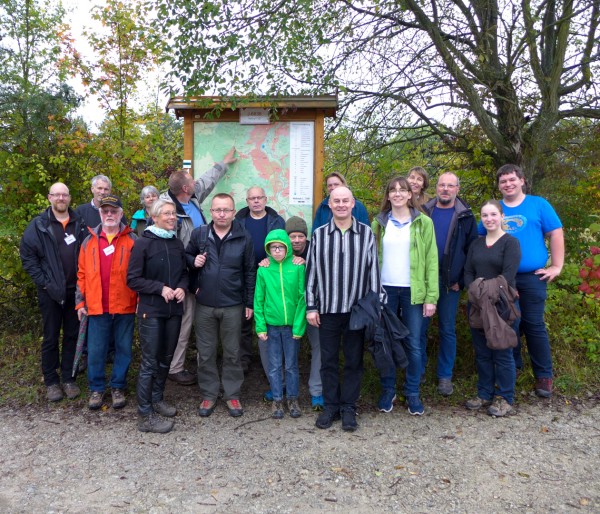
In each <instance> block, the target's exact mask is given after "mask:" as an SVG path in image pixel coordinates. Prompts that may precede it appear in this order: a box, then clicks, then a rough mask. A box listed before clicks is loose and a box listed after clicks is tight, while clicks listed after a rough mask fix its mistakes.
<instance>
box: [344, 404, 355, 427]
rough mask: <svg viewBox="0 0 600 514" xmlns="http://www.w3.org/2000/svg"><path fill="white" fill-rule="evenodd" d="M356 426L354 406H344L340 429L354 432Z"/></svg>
mask: <svg viewBox="0 0 600 514" xmlns="http://www.w3.org/2000/svg"><path fill="white" fill-rule="evenodd" d="M357 428H358V423H357V422H356V409H355V408H354V407H344V408H343V409H342V430H345V431H346V432H354V431H355V430H356V429H357Z"/></svg>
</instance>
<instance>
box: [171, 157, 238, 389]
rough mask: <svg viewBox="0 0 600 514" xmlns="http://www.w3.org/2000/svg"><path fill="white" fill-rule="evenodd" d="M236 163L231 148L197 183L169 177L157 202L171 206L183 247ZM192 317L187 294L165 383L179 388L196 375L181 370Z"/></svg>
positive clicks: (181, 173) (176, 174)
mask: <svg viewBox="0 0 600 514" xmlns="http://www.w3.org/2000/svg"><path fill="white" fill-rule="evenodd" d="M235 161H237V158H236V157H235V148H232V149H231V150H229V152H227V154H226V155H225V157H224V158H223V160H222V161H221V162H219V163H217V164H215V165H214V166H213V167H212V168H210V169H209V170H208V171H207V172H206V173H204V175H202V176H201V177H200V178H199V179H198V180H194V177H193V176H192V175H191V174H190V173H186V172H185V171H175V172H173V173H172V174H171V176H170V177H169V189H168V191H166V192H164V193H163V194H162V195H161V196H160V198H162V199H163V200H169V201H171V202H173V203H175V207H176V210H177V228H176V230H177V237H178V238H179V239H181V242H182V243H183V246H184V247H185V246H187V244H188V242H189V241H190V236H191V234H192V231H193V230H194V229H195V228H198V227H200V226H201V225H205V224H206V218H205V217H204V213H203V212H202V209H201V208H200V204H201V203H202V202H203V201H204V199H205V198H206V197H207V196H208V195H209V194H210V193H211V191H212V190H213V189H214V187H215V186H216V185H217V182H218V181H219V180H221V178H222V177H223V175H225V173H226V172H227V170H228V168H229V165H231V164H233V163H234V162H235ZM193 314H194V295H193V294H191V293H190V292H189V291H188V292H187V293H186V295H185V300H184V304H183V318H182V319H181V331H180V332H179V340H178V341H177V347H176V348H175V353H174V354H173V360H172V361H171V368H170V369H169V379H170V380H172V381H174V382H177V383H178V384H180V385H193V384H195V383H196V375H195V374H194V373H190V372H189V371H188V370H186V369H185V367H184V364H185V351H186V349H187V346H188V341H189V339H190V334H191V332H192V321H193V317H194V316H193Z"/></svg>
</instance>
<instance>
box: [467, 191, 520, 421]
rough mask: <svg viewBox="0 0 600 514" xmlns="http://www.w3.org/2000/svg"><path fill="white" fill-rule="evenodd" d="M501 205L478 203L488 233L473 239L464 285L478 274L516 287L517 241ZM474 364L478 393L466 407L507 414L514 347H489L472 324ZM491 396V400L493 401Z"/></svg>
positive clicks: (513, 374) (512, 390)
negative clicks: (504, 222)
mask: <svg viewBox="0 0 600 514" xmlns="http://www.w3.org/2000/svg"><path fill="white" fill-rule="evenodd" d="M502 220H503V211H502V206H501V205H500V203H499V202H498V201H496V200H488V201H487V202H485V203H484V204H483V206H482V207H481V222H482V224H483V226H484V227H485V229H486V231H487V234H486V235H485V237H480V238H479V239H477V240H475V241H473V243H471V246H470V247H469V252H468V254H467V262H466V264H465V287H467V288H468V287H469V286H470V285H471V283H472V282H473V281H474V280H475V279H476V278H479V277H482V278H484V279H492V278H496V277H498V276H499V275H502V276H503V277H504V278H505V279H506V281H507V282H508V284H509V285H510V286H512V287H515V277H516V274H517V269H518V268H519V262H520V261H521V247H520V246H519V241H518V240H517V239H516V238H514V237H512V236H511V235H509V234H507V233H506V232H504V230H503V229H502ZM471 335H472V338H473V346H474V349H475V360H476V364H477V373H478V375H479V376H478V379H477V397H476V398H474V399H472V400H469V401H468V402H467V403H466V407H467V408H468V409H472V410H477V409H480V408H482V407H489V408H488V414H490V415H492V416H498V417H500V416H506V415H507V414H511V413H512V411H513V408H512V403H513V400H514V395H515V379H516V370H515V361H514V357H513V349H512V348H506V349H505V350H492V349H490V348H488V346H487V344H486V338H485V333H484V332H483V330H482V329H474V328H471ZM492 400H493V403H492Z"/></svg>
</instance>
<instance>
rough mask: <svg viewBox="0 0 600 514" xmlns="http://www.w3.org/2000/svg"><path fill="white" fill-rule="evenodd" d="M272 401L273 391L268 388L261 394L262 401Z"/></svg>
mask: <svg viewBox="0 0 600 514" xmlns="http://www.w3.org/2000/svg"><path fill="white" fill-rule="evenodd" d="M272 401H273V391H271V390H270V389H269V390H268V391H266V392H265V393H264V394H263V402H266V403H271V402H272Z"/></svg>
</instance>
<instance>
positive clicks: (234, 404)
mask: <svg viewBox="0 0 600 514" xmlns="http://www.w3.org/2000/svg"><path fill="white" fill-rule="evenodd" d="M227 410H228V411H229V415H230V416H231V417H232V418H239V417H240V416H241V415H242V414H244V409H242V404H241V403H240V401H239V400H227Z"/></svg>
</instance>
